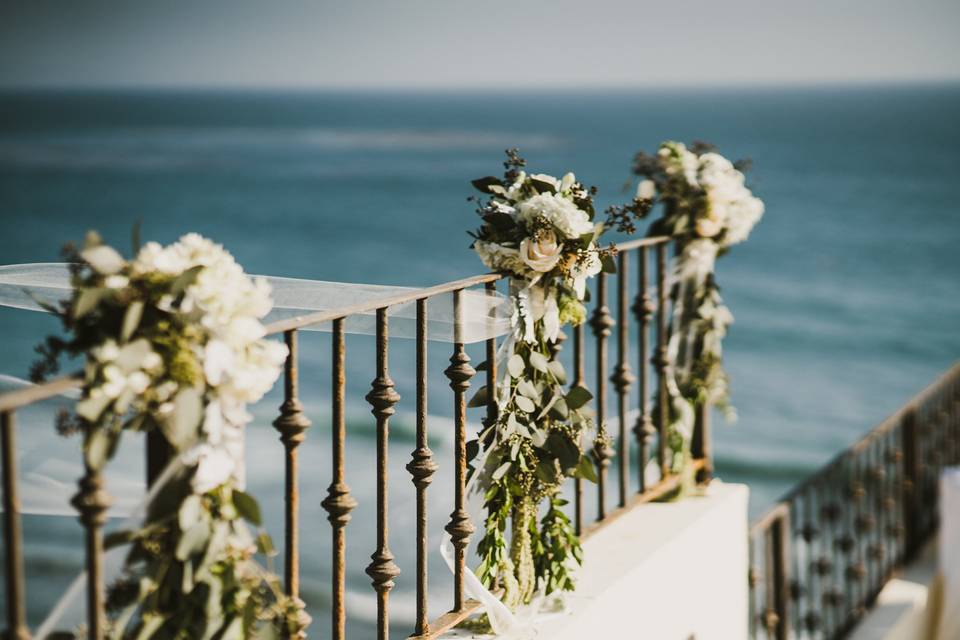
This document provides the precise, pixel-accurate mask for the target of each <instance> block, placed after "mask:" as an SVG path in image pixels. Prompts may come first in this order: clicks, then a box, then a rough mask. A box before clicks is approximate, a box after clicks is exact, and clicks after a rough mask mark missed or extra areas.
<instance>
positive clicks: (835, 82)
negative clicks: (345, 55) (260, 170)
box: [0, 76, 960, 94]
mask: <svg viewBox="0 0 960 640" xmlns="http://www.w3.org/2000/svg"><path fill="white" fill-rule="evenodd" d="M958 84H960V76H956V77H940V78H876V79H834V78H825V79H819V80H815V79H809V80H794V81H786V82H783V81H776V80H769V81H768V80H760V81H726V82H721V81H717V82H711V81H707V82H659V83H657V82H654V83H650V84H629V85H627V84H592V85H581V86H579V87H577V86H571V85H569V84H568V85H552V84H550V85H548V84H545V85H541V86H534V87H531V86H520V85H516V86H513V85H503V84H501V85H482V84H477V85H442V84H437V85H433V84H423V85H403V84H386V85H372V84H363V85H361V84H328V85H307V84H299V85H297V84H251V83H231V84H215V83H213V84H202V83H158V84H132V83H103V84H93V83H91V84H74V83H67V84H58V83H36V84H3V83H0V92H4V93H30V92H35V93H44V92H51V93H52V92H63V93H68V92H76V93H83V92H89V93H105V92H182V93H203V92H224V93H230V92H236V93H246V92H250V93H270V92H272V93H324V92H329V93H333V92H338V93H349V92H357V93H368V92H383V93H490V94H504V93H523V94H533V93H578V92H587V91H589V92H603V93H639V92H643V91H664V90H668V91H691V90H701V89H706V90H725V89H726V90H731V91H737V90H756V89H760V90H763V89H776V90H789V89H796V90H804V89H824V88H831V89H836V88H840V89H844V88H848V89H864V88H896V87H924V86H926V87H933V86H945V85H958Z"/></svg>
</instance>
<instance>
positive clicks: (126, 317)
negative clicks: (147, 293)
mask: <svg viewBox="0 0 960 640" xmlns="http://www.w3.org/2000/svg"><path fill="white" fill-rule="evenodd" d="M142 317H143V302H142V301H140V300H134V301H133V302H131V303H130V306H128V307H127V310H126V312H125V313H124V314H123V328H122V329H121V330H120V339H121V340H122V341H124V342H126V341H127V340H129V339H130V336H132V335H133V332H134V331H136V330H137V327H138V326H140V319H141V318H142Z"/></svg>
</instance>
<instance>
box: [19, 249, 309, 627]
mask: <svg viewBox="0 0 960 640" xmlns="http://www.w3.org/2000/svg"><path fill="white" fill-rule="evenodd" d="M134 244H135V248H134V251H135V253H136V257H135V259H133V260H131V261H127V260H125V259H124V258H123V257H122V256H121V255H120V254H119V253H118V252H117V251H116V250H114V249H113V248H111V247H109V246H107V245H105V244H103V242H102V240H101V239H100V237H99V236H98V235H97V234H96V233H93V232H91V233H89V234H88V235H87V239H86V242H85V244H84V247H83V249H82V250H80V251H78V250H76V249H75V248H73V247H71V246H68V247H67V248H66V249H65V257H66V258H67V260H68V261H69V262H70V263H71V265H70V270H71V285H72V288H73V291H72V295H71V297H70V299H69V300H67V301H64V302H63V303H61V305H60V306H57V307H54V306H52V305H45V306H46V308H47V309H48V310H49V311H51V312H53V313H56V314H57V315H58V316H59V317H60V319H61V320H62V323H63V326H64V329H65V330H66V331H67V332H68V333H69V334H70V338H68V339H62V338H59V337H50V338H48V339H47V340H46V342H45V343H44V344H43V345H41V346H40V347H38V351H39V352H40V354H41V356H42V358H41V360H40V361H38V362H37V363H36V364H35V365H34V367H33V370H32V372H31V373H32V377H33V378H34V379H35V380H37V381H39V380H41V379H43V378H44V377H46V376H49V375H51V374H53V373H55V372H56V371H57V369H58V365H59V360H60V357H61V355H64V354H66V355H69V356H72V357H82V358H84V361H85V365H84V384H83V389H82V395H81V399H80V400H79V402H78V403H77V405H76V409H75V413H74V414H69V413H66V414H63V415H61V416H60V419H59V424H58V427H59V429H60V430H61V432H64V433H69V432H75V431H79V432H80V433H82V434H83V438H84V442H83V455H84V462H85V465H86V466H87V468H88V470H90V471H92V472H99V471H100V470H102V469H103V468H104V466H105V465H106V464H107V462H108V461H109V459H110V458H111V457H112V456H113V454H114V452H115V451H116V449H117V446H118V444H119V441H120V438H121V436H122V434H123V433H124V432H127V431H142V432H149V431H159V432H160V433H162V434H163V437H164V439H165V440H166V441H167V442H168V443H169V444H170V445H171V447H172V449H173V450H174V452H175V456H176V458H175V461H174V463H172V464H171V465H170V466H169V467H168V468H167V470H166V471H165V472H164V473H163V474H162V475H161V478H160V479H159V480H158V485H159V488H158V489H157V490H156V491H154V492H153V496H154V497H153V499H152V500H151V501H150V502H149V504H148V505H147V508H146V514H145V517H144V519H143V522H142V525H141V526H140V528H138V529H135V530H130V531H120V532H116V533H113V534H111V535H110V536H108V537H107V540H106V545H107V547H111V546H116V545H121V544H129V551H128V553H127V556H126V561H125V564H124V570H123V573H122V575H121V576H120V578H119V579H118V580H117V581H116V582H114V583H113V584H111V585H109V588H108V593H107V602H106V607H107V611H108V614H109V616H108V617H109V620H108V625H109V628H108V631H107V635H108V637H110V638H137V639H138V640H140V639H145V638H156V639H166V638H169V639H186V638H191V639H193V638H202V639H214V638H224V639H226V638H241V637H242V638H251V637H257V638H279V637H293V638H302V637H306V633H305V629H306V627H307V625H308V624H309V623H310V617H309V616H308V615H307V614H306V612H305V610H304V604H303V602H302V601H300V600H299V599H298V598H290V597H288V596H286V595H285V594H284V593H283V591H282V589H281V586H280V584H279V580H278V579H277V578H276V576H274V575H273V574H271V573H269V572H267V571H265V570H264V569H263V568H261V567H260V566H259V565H258V564H257V563H256V562H254V560H253V557H254V555H255V554H256V553H257V552H258V551H260V552H263V553H265V554H268V555H270V554H272V553H273V551H272V544H271V543H270V539H269V537H268V536H267V535H266V533H265V532H263V531H261V532H260V533H259V535H258V536H254V535H253V534H252V533H251V532H250V531H249V530H248V529H247V527H246V525H245V523H244V521H246V522H249V523H250V524H252V525H254V526H257V527H259V525H260V511H259V507H258V505H257V502H256V500H254V498H253V497H252V496H250V495H249V494H247V493H245V492H244V491H243V490H242V488H241V487H242V469H241V468H240V465H242V429H243V426H244V425H245V424H246V423H247V422H248V421H249V420H250V419H251V416H250V415H249V414H248V413H247V412H246V409H245V407H246V405H247V404H248V403H252V402H256V401H257V400H258V399H259V398H260V397H261V396H262V395H263V394H264V393H265V392H266V391H267V390H269V389H270V387H271V386H272V385H273V383H274V382H275V381H276V379H277V376H278V375H279V372H280V367H281V365H282V363H283V361H284V359H285V357H286V353H287V352H286V347H285V346H284V345H282V344H280V343H277V342H273V341H268V340H264V339H263V335H264V329H263V325H262V324H261V323H260V318H262V317H263V316H264V315H266V313H267V312H269V310H270V307H271V301H270V291H269V287H268V285H267V284H266V282H263V281H257V280H252V279H251V278H249V277H248V276H246V275H245V274H244V273H243V270H242V269H241V268H240V266H239V265H238V264H237V263H236V262H234V260H233V258H232V257H231V256H230V254H228V253H227V252H226V251H224V250H223V248H222V247H220V246H219V245H215V244H213V243H212V242H210V241H209V240H206V239H204V238H201V237H200V236H198V235H196V234H189V235H187V236H184V237H183V238H181V240H180V241H179V242H177V243H175V244H173V245H170V246H168V247H161V246H160V245H158V244H156V243H148V244H146V245H145V246H144V247H143V248H142V249H140V248H138V247H137V246H136V245H138V244H139V243H138V242H137V241H135V243H134Z"/></svg>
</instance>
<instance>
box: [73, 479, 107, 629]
mask: <svg viewBox="0 0 960 640" xmlns="http://www.w3.org/2000/svg"><path fill="white" fill-rule="evenodd" d="M84 467H85V472H84V476H83V478H81V479H80V482H79V483H78V484H79V487H80V491H79V492H77V494H76V495H75V496H74V497H73V500H72V501H71V504H72V505H73V506H74V508H75V509H76V510H77V511H78V512H80V522H81V524H83V527H84V529H85V530H86V553H87V558H86V562H87V635H88V637H90V638H93V639H94V640H100V638H102V637H103V634H104V632H105V630H106V612H105V611H104V608H103V602H104V598H103V575H102V573H103V532H102V531H101V529H102V527H103V524H104V522H106V520H107V509H108V508H109V507H110V505H111V504H112V502H113V501H112V500H111V499H110V495H109V494H108V493H107V492H106V490H105V489H104V488H103V477H102V476H101V474H100V471H99V470H97V469H93V468H91V467H90V466H89V465H84Z"/></svg>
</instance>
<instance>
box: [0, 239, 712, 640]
mask: <svg viewBox="0 0 960 640" xmlns="http://www.w3.org/2000/svg"><path fill="white" fill-rule="evenodd" d="M669 245H670V239H669V238H667V237H654V238H644V239H638V240H633V241H629V242H625V243H621V244H620V245H618V247H617V248H618V255H617V261H618V266H619V269H618V272H617V274H616V275H606V274H601V275H599V276H598V277H597V282H596V286H595V296H594V299H593V302H592V307H593V310H592V314H591V315H590V320H589V327H585V326H582V325H581V326H579V327H576V328H574V329H573V331H572V332H573V349H572V355H571V354H561V355H564V356H565V359H568V360H572V366H573V369H572V370H573V380H572V382H571V384H572V385H581V386H584V387H587V386H588V384H587V382H588V381H587V375H586V369H587V363H588V355H587V347H588V345H587V342H588V335H587V333H588V329H589V330H590V333H591V334H592V337H593V349H594V352H593V353H592V359H593V362H594V363H595V371H594V375H593V376H592V377H593V394H594V396H595V398H594V400H593V407H594V410H595V412H596V419H597V421H598V424H599V423H606V425H607V428H608V431H609V432H610V433H611V434H613V435H615V436H616V437H615V444H614V447H613V448H607V447H599V448H596V449H594V450H593V452H592V453H593V457H594V460H595V463H596V465H597V470H598V478H599V482H598V484H597V485H596V487H595V490H596V492H597V500H596V504H597V512H596V514H585V513H584V508H585V503H586V502H587V501H586V500H585V499H584V495H583V494H584V490H585V485H583V484H582V483H581V482H580V481H579V480H577V481H575V482H574V483H573V485H574V486H573V500H572V508H573V515H574V522H575V526H576V528H577V531H578V532H580V533H581V534H582V535H583V536H588V535H590V533H592V532H593V531H595V530H596V529H597V528H598V527H600V526H602V525H604V524H605V523H608V522H610V521H611V520H613V519H614V518H616V517H617V516H618V515H620V514H622V513H624V512H626V511H627V510H629V509H630V508H632V507H633V506H635V505H637V504H640V503H644V502H648V501H651V500H654V499H657V498H659V497H662V496H664V495H666V494H667V493H669V492H671V491H673V490H675V489H676V488H677V487H678V486H679V482H680V480H679V478H678V477H677V476H674V475H671V474H670V470H669V468H668V465H667V456H666V449H665V439H664V437H663V433H664V428H665V427H664V424H663V422H662V420H660V421H657V422H655V421H654V418H653V416H654V415H655V414H654V412H653V411H652V410H651V409H652V407H651V393H652V391H653V385H654V381H653V380H652V379H653V378H654V377H655V384H656V389H657V390H658V392H659V398H660V401H661V403H665V402H666V394H665V392H664V389H665V385H666V378H665V375H666V373H665V367H666V365H667V347H666V332H667V327H668V326H669V325H668V322H669V313H670V309H669V302H668V291H667V285H666V281H667V251H668V249H669ZM500 279H501V278H500V276H498V275H495V274H488V275H481V276H475V277H472V278H467V279H464V280H458V281H455V282H449V283H446V284H442V285H438V286H435V287H430V288H425V289H419V290H416V291H414V292H405V293H403V294H399V295H396V296H390V297H384V298H381V299H378V300H375V301H373V302H369V303H363V304H356V305H352V306H348V307H343V308H340V309H335V310H331V311H322V312H317V313H313V314H310V315H305V316H301V317H296V318H291V319H286V320H283V321H280V322H276V323H274V324H271V325H270V326H269V327H268V332H269V333H271V334H282V335H283V338H284V340H285V342H286V344H287V346H288V347H289V349H290V355H289V357H288V359H287V362H286V366H285V367H284V375H283V384H284V400H283V404H282V405H281V406H280V415H279V417H277V419H276V420H275V421H274V423H273V424H274V427H275V428H276V429H277V430H278V431H279V433H280V440H281V441H282V443H283V445H284V452H285V453H284V458H285V490H284V495H285V506H284V514H285V517H284V541H285V544H284V558H283V565H284V584H285V589H286V591H287V592H288V593H290V594H292V595H297V594H298V593H299V589H300V558H299V550H300V544H301V537H302V535H305V533H304V532H308V535H309V537H310V539H315V537H316V536H320V535H322V534H321V533H320V530H319V528H318V527H317V525H318V524H319V523H316V522H304V523H301V521H300V519H299V508H298V507H299V502H300V499H301V496H300V492H299V473H300V470H299V468H298V446H299V445H300V444H301V443H302V442H303V441H304V439H305V437H306V435H307V428H308V427H309V426H310V420H309V419H308V418H307V416H306V415H305V412H304V408H303V405H302V403H301V401H300V385H299V382H300V381H299V376H298V368H297V361H298V346H297V336H298V332H299V330H300V329H302V328H304V327H309V326H313V325H318V324H321V323H330V324H331V325H332V326H331V345H330V362H331V367H332V380H331V398H330V402H331V410H332V411H331V414H330V415H331V420H332V425H331V426H332V429H331V434H332V436H331V437H332V460H331V461H330V466H329V468H328V469H324V471H323V472H324V473H329V476H330V485H329V488H328V490H327V496H326V497H325V499H324V500H323V502H322V506H323V508H324V509H325V510H326V512H327V513H328V520H329V522H330V526H331V533H330V535H331V537H332V545H331V547H332V554H333V563H332V570H331V575H330V582H331V594H332V595H331V603H330V607H331V614H332V615H331V619H332V623H331V630H330V636H331V637H333V638H334V639H336V640H341V639H342V638H345V637H346V623H347V621H346V618H347V616H346V608H345V605H344V584H345V577H346V573H347V571H348V570H349V571H351V572H353V571H359V570H361V567H349V568H348V567H347V566H346V554H345V548H346V541H347V533H348V532H349V530H350V529H349V527H348V523H349V521H350V514H351V511H353V509H354V508H355V507H356V506H357V502H356V500H355V499H354V498H353V497H352V496H351V492H350V488H349V487H348V486H347V484H346V483H345V481H344V466H345V464H346V460H345V455H344V442H345V438H346V437H347V433H346V428H345V407H346V397H345V396H346V385H345V376H346V373H345V372H346V343H345V339H344V333H345V332H344V322H345V320H346V319H347V318H348V317H350V316H352V315H355V314H360V313H371V312H375V314H376V336H375V338H374V339H375V341H376V349H375V352H376V356H375V363H373V364H374V366H375V377H374V379H373V382H372V383H371V389H370V391H369V393H367V395H366V396H365V399H366V401H367V402H368V403H369V404H370V406H371V409H372V413H373V415H374V418H375V420H376V443H377V447H376V450H377V453H376V465H375V468H374V470H373V471H372V473H375V474H376V510H377V518H376V532H377V536H376V538H377V540H376V548H375V549H374V550H373V554H372V556H371V562H370V564H369V565H367V566H366V567H365V571H366V573H367V574H368V575H369V576H370V579H371V582H372V587H373V589H374V590H375V592H376V596H377V637H378V639H380V640H385V639H386V638H388V637H389V635H390V630H389V629H390V627H389V625H390V613H389V603H390V592H391V589H392V588H393V587H394V581H395V579H396V577H397V576H398V575H399V573H400V570H401V569H400V567H398V566H397V564H396V563H395V561H394V560H395V558H394V555H393V553H392V552H391V550H390V538H389V529H388V517H387V516H388V508H389V505H390V499H389V494H390V488H391V486H395V485H394V484H393V483H394V481H393V479H392V478H390V477H389V476H388V472H387V462H388V457H389V455H390V454H391V453H393V452H392V449H391V446H390V435H389V432H390V417H391V416H392V415H393V414H394V413H395V411H396V407H397V405H398V403H399V402H400V401H401V399H400V396H399V395H398V394H397V392H396V390H395V386H396V385H395V384H394V381H393V379H392V378H391V370H390V367H389V347H390V340H389V325H390V310H391V308H392V307H396V306H398V305H402V304H408V303H411V302H415V303H416V339H415V343H416V366H415V371H412V372H406V371H405V372H403V373H404V375H408V374H412V375H413V376H414V377H415V380H416V394H415V396H416V397H415V401H414V403H415V406H416V449H415V450H414V451H413V453H412V454H411V460H410V462H409V463H408V464H407V465H406V469H407V471H408V472H409V473H410V475H411V476H412V481H413V483H414V485H415V487H416V513H417V517H416V522H417V527H416V528H417V532H416V562H415V567H413V570H414V571H415V572H416V622H415V624H414V626H413V628H412V629H409V631H407V633H410V634H411V635H410V637H412V638H423V639H426V638H434V637H437V636H438V635H440V634H441V633H443V632H444V631H446V630H448V629H450V628H451V627H453V626H455V625H456V624H458V623H459V622H461V621H462V620H464V619H465V618H467V617H468V616H469V615H470V614H471V613H473V612H474V611H475V610H476V609H477V607H478V603H476V602H474V601H472V600H468V599H466V598H465V594H464V586H463V573H464V566H465V562H466V550H467V546H468V543H469V539H470V536H471V534H472V533H473V532H474V530H475V529H476V526H477V525H478V524H479V523H471V521H470V517H469V515H468V513H467V511H466V508H465V507H466V505H465V500H466V496H465V495H464V482H465V478H466V472H467V461H466V446H465V445H466V440H467V437H468V433H467V418H466V402H467V399H466V394H467V391H468V388H469V387H470V386H471V384H472V383H473V378H474V376H475V374H476V371H475V370H474V369H473V367H472V366H471V365H470V362H471V360H470V357H469V356H468V355H467V351H466V348H465V345H464V344H463V343H462V342H455V343H454V345H453V352H452V355H451V357H450V366H449V367H448V368H447V369H446V370H445V374H446V376H447V378H448V379H449V380H450V387H451V389H452V392H453V397H452V401H453V406H454V412H453V413H454V430H455V434H454V454H455V455H454V458H453V459H454V466H455V469H454V471H455V473H454V482H453V483H452V484H453V486H452V487H449V486H448V487H434V489H433V491H437V490H439V491H447V492H449V493H452V494H453V495H454V510H453V513H451V515H450V520H449V522H446V523H444V524H445V527H444V528H445V530H446V531H447V532H448V533H449V534H450V536H451V538H452V541H453V544H454V547H455V550H456V555H455V574H454V583H453V593H452V594H451V609H450V610H449V611H448V612H445V613H443V614H442V615H439V616H437V617H435V618H433V619H432V620H431V616H430V612H429V611H428V598H427V594H428V583H427V575H428V572H427V558H428V537H429V534H430V533H434V534H436V533H437V528H436V526H432V525H431V524H430V522H429V521H428V515H427V498H428V487H429V486H430V485H431V480H432V479H433V477H434V474H435V473H436V471H437V464H436V462H435V460H434V454H433V452H432V451H431V449H430V447H429V437H428V427H429V425H428V418H427V396H428V384H427V380H428V376H427V373H428V372H427V366H428V359H427V342H428V340H429V337H430V336H429V335H428V316H429V309H430V301H431V300H434V299H436V298H438V297H439V296H452V297H453V305H454V315H455V320H456V321H459V320H461V319H462V318H460V317H459V315H460V314H461V308H460V307H461V305H460V297H461V295H462V292H463V291H464V290H466V289H468V288H471V287H477V286H481V285H483V286H484V287H486V289H487V290H488V291H491V292H492V291H494V290H495V288H496V286H497V281H498V280H500ZM608 280H613V281H614V287H613V288H612V289H613V295H610V292H608V287H609V283H608ZM611 301H615V309H616V310H615V313H612V312H611V310H610V305H611V303H612V302H611ZM633 332H636V333H635V334H634V335H636V340H635V341H631V339H630V336H631V334H632V333H633ZM614 333H616V336H615V340H616V354H615V358H616V360H615V364H614V366H612V367H611V366H610V354H609V342H610V341H611V337H613V335H614ZM651 334H655V338H654V339H653V340H651ZM455 339H456V338H455ZM634 343H635V344H636V353H632V352H631V345H632V344H634ZM497 346H498V345H497V340H496V339H490V340H487V341H486V345H485V351H486V357H487V360H488V361H490V362H491V365H490V366H489V367H488V368H487V370H486V372H485V377H486V385H487V388H488V389H490V390H492V391H493V392H491V393H489V394H488V396H489V400H488V404H487V407H486V418H485V420H486V421H491V420H495V419H496V416H497V404H496V395H495V389H496V384H495V379H496V376H497V367H496V363H495V362H493V360H494V355H495V354H496V352H497ZM634 366H636V374H635V373H634V368H633V367H634ZM393 374H394V375H396V372H393ZM608 382H610V383H612V385H613V392H614V395H615V396H616V414H615V418H614V417H613V416H612V415H611V416H608V404H609V396H608ZM634 383H637V385H636V387H634ZM79 386H80V381H79V380H78V379H76V378H61V379H58V380H55V381H52V382H49V383H47V384H43V385H38V386H34V387H29V388H26V389H23V390H19V391H15V392H12V393H7V394H4V395H0V417H2V425H0V426H2V429H0V435H2V443H0V444H2V462H3V478H2V481H3V500H4V503H3V506H4V511H3V528H4V560H5V577H6V604H7V632H8V634H9V637H12V638H17V639H25V638H29V637H30V631H29V629H28V627H27V621H26V617H25V610H24V603H25V602H26V598H27V595H26V593H25V591H24V568H23V546H22V544H23V542H22V534H21V527H20V514H19V503H18V498H17V487H18V483H17V471H16V455H15V452H16V446H15V442H14V438H15V435H16V429H15V416H16V412H17V411H18V410H19V409H22V408H23V407H26V406H28V405H30V404H33V403H37V402H40V401H42V400H44V399H48V398H53V397H55V396H57V395H59V394H61V393H63V392H64V391H67V390H69V389H74V388H77V387H79ZM631 407H634V408H635V410H634V411H631ZM666 413H667V412H666V411H665V408H664V407H663V404H661V410H660V411H659V412H658V414H657V415H659V416H664V415H666ZM700 413H701V415H700V416H699V418H698V421H697V427H696V430H695V434H694V441H693V453H694V458H695V460H694V465H695V468H696V470H697V473H698V475H699V478H700V480H701V481H705V480H708V479H709V477H710V473H711V468H712V465H711V461H710V460H711V452H710V437H709V421H708V411H707V410H703V411H701V412H700ZM634 414H635V417H634ZM631 443H633V446H631ZM167 454H168V452H167V449H166V446H165V443H164V442H163V441H162V438H160V437H158V436H157V435H154V436H152V437H151V436H148V438H147V457H148V465H147V474H148V482H149V481H151V480H152V479H153V478H156V477H157V475H158V473H159V471H160V470H161V469H162V468H163V466H164V464H165V459H166V456H167ZM77 455H78V456H80V453H79V451H78V453H77ZM651 458H653V459H655V460H656V461H657V465H658V466H659V468H660V470H661V476H660V478H659V480H657V482H656V483H655V484H648V482H647V476H646V474H645V470H646V467H647V462H648V461H649V460H650V459H651ZM612 463H613V464H614V465H615V468H616V471H617V477H616V495H615V500H613V498H612V497H610V496H608V490H609V487H608V484H609V478H608V471H609V468H610V467H611V464H612ZM631 467H634V468H635V469H636V476H635V478H634V477H632V476H633V474H632V472H631ZM108 492H109V487H106V486H104V482H103V479H102V478H101V476H100V474H99V473H98V472H95V471H93V470H90V469H87V471H86V473H85V475H84V477H82V478H81V479H80V480H79V491H78V493H77V494H76V496H75V497H74V498H73V501H72V504H73V506H74V507H75V508H76V509H77V511H78V512H79V514H80V521H81V523H82V525H83V527H84V530H85V536H86V541H87V543H86V567H87V571H88V573H87V618H88V620H87V626H88V633H89V637H92V638H100V637H102V636H103V633H104V628H105V615H104V611H103V593H104V585H103V578H102V573H101V565H102V562H103V538H102V528H103V525H104V523H105V521H106V510H107V508H108V507H109V505H110V496H109V493H108ZM611 493H612V492H611ZM612 500H613V501H614V502H615V504H614V505H611V504H610V503H611V501H612ZM312 632H313V635H315V636H317V637H325V636H326V635H327V632H326V630H323V629H316V628H314V629H312Z"/></svg>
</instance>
